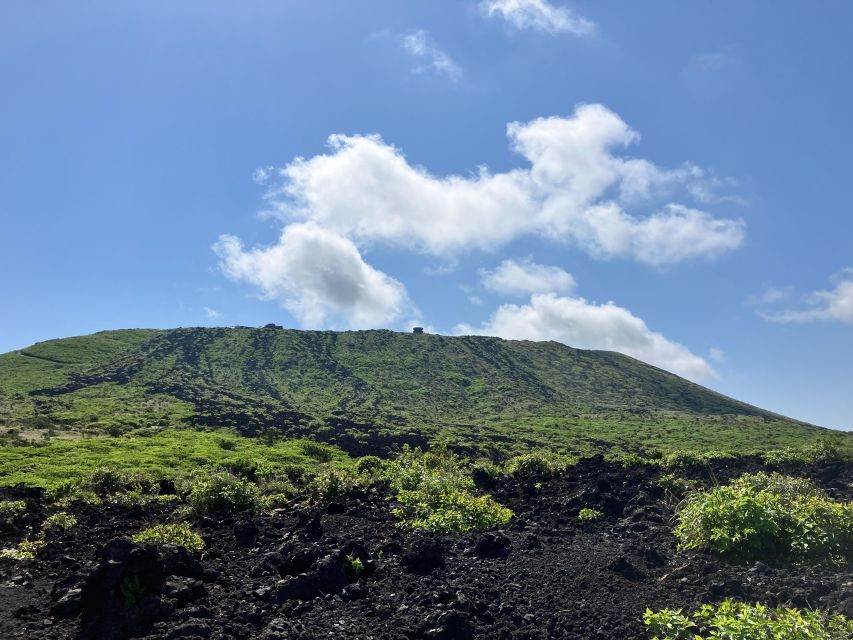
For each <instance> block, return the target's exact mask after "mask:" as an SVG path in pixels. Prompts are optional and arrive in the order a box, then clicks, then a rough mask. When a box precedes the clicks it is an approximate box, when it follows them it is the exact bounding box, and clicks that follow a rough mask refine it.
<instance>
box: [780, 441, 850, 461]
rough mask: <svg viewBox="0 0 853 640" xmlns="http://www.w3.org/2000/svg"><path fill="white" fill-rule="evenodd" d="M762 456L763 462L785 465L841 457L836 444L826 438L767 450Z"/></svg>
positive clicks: (838, 458)
mask: <svg viewBox="0 0 853 640" xmlns="http://www.w3.org/2000/svg"><path fill="white" fill-rule="evenodd" d="M763 457H764V462H766V463H767V464H787V465H805V464H815V463H818V462H829V461H831V460H840V459H842V455H841V452H840V450H839V449H838V446H837V445H836V444H835V443H834V442H832V441H830V440H828V439H826V438H822V439H820V440H818V441H816V442H814V443H812V444H807V445H803V446H800V447H787V448H785V449H775V450H773V451H768V452H767V453H765V454H764V456H763Z"/></svg>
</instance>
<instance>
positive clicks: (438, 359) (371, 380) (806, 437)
mask: <svg viewBox="0 0 853 640" xmlns="http://www.w3.org/2000/svg"><path fill="white" fill-rule="evenodd" d="M4 425H5V429H6V431H7V433H8V432H9V431H10V430H11V431H12V433H9V435H8V436H7V440H8V442H9V443H12V442H18V441H20V440H21V439H24V440H29V441H38V440H41V439H42V437H43V436H47V437H48V438H49V439H51V440H52V442H51V444H54V443H55V442H56V440H57V438H60V439H61V438H71V437H79V436H80V435H87V434H88V435H98V436H106V435H109V436H120V435H122V434H126V433H131V432H136V431H138V430H140V429H144V428H147V427H152V426H153V427H180V426H193V427H210V426H216V427H230V428H235V429H240V430H241V432H242V433H243V434H244V435H260V436H262V439H264V440H266V441H274V440H275V439H276V438H277V437H279V436H285V437H288V438H301V437H305V436H312V437H314V438H315V439H317V440H321V441H328V442H331V443H333V444H338V445H341V446H344V447H346V448H350V449H352V448H354V447H361V446H364V445H365V444H369V443H380V444H382V443H391V442H400V441H409V442H413V443H421V444H423V445H427V444H434V443H436V442H440V441H442V440H444V441H449V442H453V444H454V445H456V446H460V447H464V448H465V449H467V450H471V451H480V452H482V453H485V454H488V455H491V454H493V453H495V452H496V451H501V452H504V453H509V454H512V453H525V452H526V451H527V450H529V449H531V448H536V447H541V448H547V449H550V450H552V451H559V452H565V453H575V454H577V453H588V452H593V451H597V450H601V449H604V448H610V447H613V448H616V449H622V450H630V449H632V448H634V447H636V446H642V447H645V448H651V447H657V448H661V449H666V450H672V449H685V450H700V451H705V450H714V449H718V448H720V445H721V443H726V444H725V446H727V447H733V448H735V449H736V450H739V451H749V450H754V449H758V448H760V449H772V448H779V447H793V446H800V445H807V444H809V443H811V442H814V441H815V440H816V439H817V438H819V437H821V436H826V437H829V438H831V439H832V440H833V442H834V443H835V444H836V445H837V446H838V447H839V448H841V449H844V450H846V451H850V450H851V449H853V445H852V444H851V443H853V439H851V436H850V435H849V434H843V433H836V432H830V431H827V430H823V429H818V428H815V427H811V426H809V425H804V424H802V423H798V422H795V421H793V420H789V419H786V418H784V417H782V416H778V415H775V414H772V413H769V412H766V411H762V410H760V409H757V408H755V407H752V406H749V405H747V404H744V403H740V402H737V401H734V400H732V399H730V398H726V397H725V396H722V395H720V394H717V393H714V392H712V391H710V390H708V389H705V388H703V387H701V386H698V385H695V384H692V383H690V382H687V381H686V380H683V379H681V378H678V377H677V376H674V375H671V374H668V373H666V372H664V371H661V370H660V369H657V368H654V367H650V366H648V365H646V364H643V363H641V362H639V361H637V360H634V359H632V358H629V357H627V356H624V355H620V354H616V353H611V352H603V351H585V350H579V349H572V348H571V347H567V346H564V345H561V344H558V343H555V342H547V343H545V342H525V341H507V340H500V339H497V338H488V337H482V336H464V337H448V336H439V335H419V336H415V335H412V334H402V333H394V332H390V331H352V332H331V331H295V330H282V329H277V328H263V329H252V328H247V327H237V328H230V329H228V328H204V329H203V328H196V329H175V330H169V331H159V330H127V331H107V332H102V333H97V334H93V335H90V336H83V337H78V338H68V339H63V340H51V341H47V342H42V343H39V344H36V345H33V346H31V347H28V348H26V349H22V350H20V351H15V352H12V353H7V354H4V355H0V428H3V427H4ZM51 433H55V434H58V435H56V436H55V437H52V436H51ZM219 437H220V438H222V436H219ZM223 445H224V446H223V448H220V447H218V446H217V449H219V450H220V452H221V453H222V454H227V453H228V452H229V449H228V447H230V446H232V445H231V440H230V438H225V439H224V440H223ZM52 451H56V450H52ZM332 451H334V450H332ZM30 453H32V452H30ZM296 453H297V454H298V455H299V456H307V457H312V456H315V459H316V460H318V461H321V462H322V460H321V459H320V458H316V456H318V455H319V456H321V457H322V456H328V455H329V454H330V451H329V450H325V451H323V450H322V449H320V448H317V446H316V445H307V449H305V450H300V451H297V452H296ZM210 455H211V456H213V457H219V458H221V457H227V455H225V456H223V455H216V454H213V453H210ZM331 455H332V456H334V455H335V453H334V452H331ZM250 458H251V457H250ZM231 461H232V462H233V461H235V459H232V460H231Z"/></svg>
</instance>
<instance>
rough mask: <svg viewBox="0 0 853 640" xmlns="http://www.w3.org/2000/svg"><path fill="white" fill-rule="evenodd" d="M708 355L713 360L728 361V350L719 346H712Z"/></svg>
mask: <svg viewBox="0 0 853 640" xmlns="http://www.w3.org/2000/svg"><path fill="white" fill-rule="evenodd" d="M708 356H709V357H710V358H711V360H713V361H714V362H717V363H720V364H722V363H723V362H725V361H726V352H725V351H723V350H722V349H720V348H719V347H711V348H710V349H708Z"/></svg>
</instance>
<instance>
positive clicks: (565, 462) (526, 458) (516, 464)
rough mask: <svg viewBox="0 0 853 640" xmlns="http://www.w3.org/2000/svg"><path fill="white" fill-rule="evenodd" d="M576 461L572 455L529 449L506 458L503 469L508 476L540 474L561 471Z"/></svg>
mask: <svg viewBox="0 0 853 640" xmlns="http://www.w3.org/2000/svg"><path fill="white" fill-rule="evenodd" d="M577 463H578V459H577V458H575V457H573V456H568V455H562V454H559V453H554V452H553V451H545V450H539V451H531V452H530V453H524V454H522V455H520V456H515V457H513V458H510V459H509V460H507V462H506V464H505V465H504V471H505V472H506V474H507V475H508V476H512V477H519V476H540V475H551V474H556V473H562V472H563V471H565V470H566V469H568V468H569V467H573V466H574V465H576V464H577Z"/></svg>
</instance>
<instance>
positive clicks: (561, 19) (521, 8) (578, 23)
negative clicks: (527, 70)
mask: <svg viewBox="0 0 853 640" xmlns="http://www.w3.org/2000/svg"><path fill="white" fill-rule="evenodd" d="M480 7H481V9H482V10H483V11H485V13H486V14H487V15H488V16H495V15H498V16H500V17H502V18H503V19H504V20H506V22H507V23H508V24H510V25H511V26H513V27H515V28H516V29H535V30H537V31H545V32H548V33H572V34H574V35H576V36H587V35H590V34H592V33H594V32H595V23H593V22H591V21H590V20H587V19H586V18H584V17H583V16H580V15H578V14H577V13H575V12H574V11H572V10H571V9H569V8H568V7H556V6H554V5H552V4H551V3H549V2H548V0H483V2H481V3H480Z"/></svg>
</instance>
